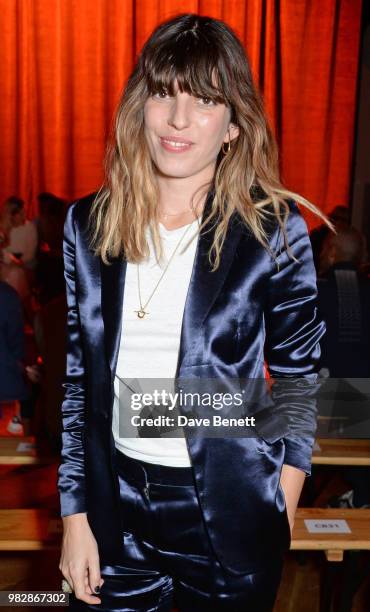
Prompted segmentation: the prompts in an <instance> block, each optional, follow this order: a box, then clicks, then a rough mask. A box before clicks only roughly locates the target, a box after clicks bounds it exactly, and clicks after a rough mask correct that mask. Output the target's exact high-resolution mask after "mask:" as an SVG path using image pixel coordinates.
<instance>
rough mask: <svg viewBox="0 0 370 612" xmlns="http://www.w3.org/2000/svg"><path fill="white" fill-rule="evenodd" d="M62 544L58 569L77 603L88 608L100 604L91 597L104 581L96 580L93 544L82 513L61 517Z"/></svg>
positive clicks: (97, 572) (88, 526)
mask: <svg viewBox="0 0 370 612" xmlns="http://www.w3.org/2000/svg"><path fill="white" fill-rule="evenodd" d="M63 528H64V531H63V541H62V553H61V557H60V563H59V569H60V571H61V572H62V574H63V576H64V578H65V579H66V580H67V581H68V582H69V584H70V585H71V588H72V589H73V591H74V593H75V596H76V597H77V599H81V601H84V602H85V603H88V604H100V603H101V599H100V598H99V597H97V596H96V595H93V593H94V592H95V588H96V587H99V588H100V587H101V586H102V584H103V583H104V580H103V579H102V578H101V576H100V565H99V553H98V547H97V543H96V540H95V538H94V535H93V533H92V531H91V528H90V525H89V523H88V520H87V515H86V514H85V513H77V514H71V515H70V516H66V517H63Z"/></svg>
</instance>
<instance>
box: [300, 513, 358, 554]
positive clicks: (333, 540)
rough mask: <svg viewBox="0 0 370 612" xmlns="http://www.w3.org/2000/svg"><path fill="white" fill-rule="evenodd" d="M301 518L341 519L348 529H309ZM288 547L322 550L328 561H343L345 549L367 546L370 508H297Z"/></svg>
mask: <svg viewBox="0 0 370 612" xmlns="http://www.w3.org/2000/svg"><path fill="white" fill-rule="evenodd" d="M305 519H311V520H312V519H314V520H316V519H317V520H318V521H320V520H327V519H344V520H346V521H347V523H348V526H349V528H350V529H351V533H328V534H324V533H310V532H309V531H308V530H307V529H306V526H305V524H304V520H305ZM290 549H291V550H323V551H324V552H325V555H326V558H327V560H328V561H343V552H344V551H345V550H370V509H363V510H362V509H360V508H355V509H354V510H352V509H348V508H298V509H297V513H296V517H295V522H294V527H293V536H292V542H291V546H290Z"/></svg>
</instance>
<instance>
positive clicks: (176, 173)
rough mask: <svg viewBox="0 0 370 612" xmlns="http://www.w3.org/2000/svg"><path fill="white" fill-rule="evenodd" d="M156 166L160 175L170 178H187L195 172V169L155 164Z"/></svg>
mask: <svg viewBox="0 0 370 612" xmlns="http://www.w3.org/2000/svg"><path fill="white" fill-rule="evenodd" d="M157 168H158V171H159V172H160V174H162V176H168V177H170V178H188V177H189V176H193V175H194V174H197V171H196V170H191V169H188V170H187V169H186V168H173V167H172V168H170V167H168V166H157Z"/></svg>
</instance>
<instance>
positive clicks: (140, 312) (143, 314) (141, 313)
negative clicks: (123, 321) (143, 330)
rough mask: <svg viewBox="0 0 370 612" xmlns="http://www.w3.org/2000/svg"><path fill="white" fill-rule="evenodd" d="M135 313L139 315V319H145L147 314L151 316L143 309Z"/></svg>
mask: <svg viewBox="0 0 370 612" xmlns="http://www.w3.org/2000/svg"><path fill="white" fill-rule="evenodd" d="M134 312H136V313H137V316H138V318H139V319H143V318H144V317H145V315H146V314H149V312H145V310H144V309H143V308H141V309H140V310H135V311H134Z"/></svg>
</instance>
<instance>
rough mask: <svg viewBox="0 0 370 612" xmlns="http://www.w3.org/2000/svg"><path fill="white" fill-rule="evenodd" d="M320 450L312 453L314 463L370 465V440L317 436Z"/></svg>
mask: <svg viewBox="0 0 370 612" xmlns="http://www.w3.org/2000/svg"><path fill="white" fill-rule="evenodd" d="M316 442H317V444H318V445H319V447H320V450H314V451H313V453H312V463H313V464H315V465H370V440H349V439H325V438H317V440H316Z"/></svg>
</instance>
